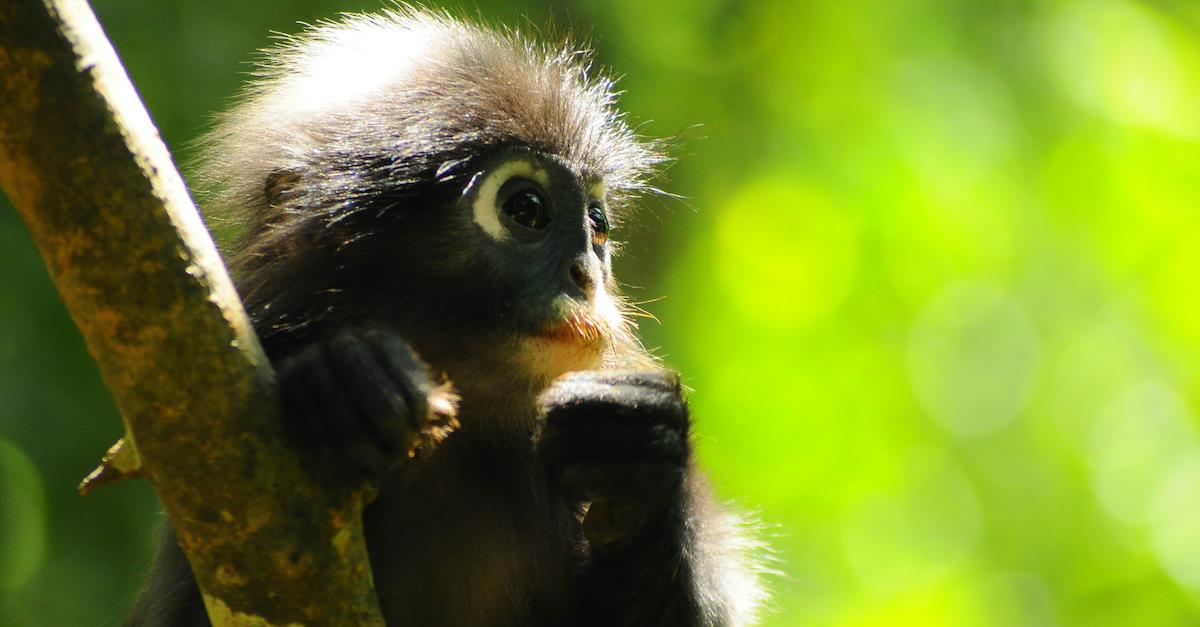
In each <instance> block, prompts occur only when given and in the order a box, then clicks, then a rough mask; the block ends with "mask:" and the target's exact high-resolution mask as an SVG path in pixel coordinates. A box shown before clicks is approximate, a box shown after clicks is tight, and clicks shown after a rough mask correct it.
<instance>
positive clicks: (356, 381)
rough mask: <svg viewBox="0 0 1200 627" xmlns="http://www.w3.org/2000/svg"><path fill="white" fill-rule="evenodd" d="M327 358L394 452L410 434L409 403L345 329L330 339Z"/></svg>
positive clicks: (362, 344)
mask: <svg viewBox="0 0 1200 627" xmlns="http://www.w3.org/2000/svg"><path fill="white" fill-rule="evenodd" d="M329 356H330V361H331V362H332V363H333V365H334V367H335V368H336V369H337V371H338V376H339V377H340V378H341V379H342V381H343V382H344V383H345V384H346V386H347V388H348V389H349V393H350V396H351V397H352V398H353V399H354V401H355V403H356V404H357V405H358V406H359V409H360V413H361V417H362V418H363V420H364V422H365V426H366V428H367V429H368V430H369V431H370V432H372V433H373V434H374V435H375V436H376V437H378V438H379V440H380V445H381V447H382V448H383V449H385V452H386V453H389V454H391V455H396V454H398V452H399V451H400V450H402V449H403V448H404V447H405V446H406V444H407V441H408V439H409V437H410V436H411V435H412V432H413V428H412V425H411V424H410V417H409V413H410V403H409V401H408V399H407V398H405V397H404V395H403V394H402V393H401V392H400V391H399V390H397V389H396V385H395V384H394V383H393V381H392V378H391V376H390V375H389V373H388V372H387V371H386V370H385V368H384V366H383V365H382V364H381V363H379V361H378V360H377V359H376V358H375V355H374V354H373V352H372V351H371V348H370V346H368V345H367V343H366V342H365V341H363V339H361V338H360V337H358V336H356V335H352V334H349V333H344V334H341V335H339V336H338V337H336V338H334V339H333V341H331V342H330V343H329Z"/></svg>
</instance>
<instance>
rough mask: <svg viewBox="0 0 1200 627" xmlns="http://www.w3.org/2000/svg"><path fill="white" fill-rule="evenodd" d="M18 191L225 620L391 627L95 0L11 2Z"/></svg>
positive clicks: (2, 55) (5, 149)
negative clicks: (285, 423)
mask: <svg viewBox="0 0 1200 627" xmlns="http://www.w3.org/2000/svg"><path fill="white" fill-rule="evenodd" d="M181 71H182V70H181ZM0 185H2V186H3V188H4V190H5V191H6V192H7V194H8V196H9V198H10V199H11V200H12V203H13V205H14V206H15V207H16V208H17V211H18V212H19V213H20V214H21V216H22V218H23V219H24V221H25V223H26V224H27V225H28V227H29V231H30V233H31V234H32V235H33V239H34V241H35V242H36V244H37V247H38V249H39V251H40V252H41V255H42V258H43V259H44V260H45V262H46V265H47V267H48V268H49V271H50V276H51V278H52V279H53V281H54V283H55V286H56V287H57V288H58V291H59V293H60V294H61V295H62V299H63V301H64V302H65V303H66V305H67V309H68V310H69V311H70V313H71V316H72V317H73V318H74V320H75V323H76V324H77V325H78V326H79V329H80V330H81V332H82V333H83V337H84V339H85V341H86V342H87V346H88V349H89V350H90V351H91V354H92V355H93V356H94V357H95V359H96V361H97V362H98V363H99V365H100V370H101V372H102V374H103V376H104V380H105V382H106V384H107V385H108V388H109V390H110V391H111V392H112V395H113V397H114V399H115V400H116V403H117V406H118V407H119V408H120V410H121V413H122V415H123V417H124V421H125V443H124V445H123V447H124V449H131V450H132V454H131V451H130V450H120V451H119V454H113V455H111V456H110V458H112V459H114V460H118V461H119V463H120V465H121V467H120V468H117V469H116V470H114V472H118V473H120V474H126V475H128V474H141V475H142V476H144V477H146V478H147V479H149V480H150V482H151V483H152V484H153V485H154V489H155V490H156V491H157V493H158V495H159V498H160V499H161V500H162V503H163V505H164V507H165V508H166V511H167V514H168V516H169V517H170V519H171V521H172V523H173V524H174V526H175V529H176V531H177V532H178V534H179V538H180V542H181V544H182V546H183V549H184V551H185V552H186V553H187V555H188V558H189V560H190V561H191V564H192V567H193V570H194V571H195V572H196V576H197V580H198V582H199V584H200V587H201V589H202V591H203V592H204V597H205V602H206V604H207V607H208V611H209V614H210V616H211V617H212V619H213V622H214V624H216V625H285V624H326V625H330V624H340V625H372V624H375V625H382V619H381V618H380V615H379V610H378V604H377V601H376V599H375V594H374V590H373V587H372V582H371V571H370V566H369V563H368V560H367V553H366V546H365V543H364V541H363V535H362V527H361V515H360V514H361V511H362V506H363V502H364V493H363V491H361V490H360V491H354V490H347V489H339V488H338V487H337V486H332V485H328V484H326V483H323V482H320V481H315V480H313V479H312V478H311V477H310V476H308V475H307V474H306V472H305V469H304V468H303V467H302V466H301V464H300V462H299V459H298V456H297V455H296V454H294V452H293V451H291V450H290V449H289V448H288V446H287V445H286V444H285V442H284V440H283V437H282V433H281V427H280V423H279V419H278V418H279V417H278V408H277V401H276V398H275V391H274V383H273V380H272V373H271V368H270V365H269V364H268V362H267V360H266V359H265V357H264V355H263V352H262V349H261V348H260V346H259V344H258V341H257V339H256V338H255V336H254V332H253V330H252V329H251V327H250V325H249V322H248V320H247V318H246V314H245V312H244V310H243V308H242V305H241V302H240V301H239V300H238V297H237V294H236V293H235V291H234V288H233V284H232V282H231V281H230V279H229V276H228V274H227V272H226V270H225V268H224V266H223V264H222V263H221V260H220V257H219V255H218V254H217V251H216V248H215V247H214V245H213V243H212V239H211V238H210V236H209V234H208V232H207V231H206V230H205V228H204V225H203V223H202V221H201V220H200V217H199V215H198V213H197V212H196V209H195V207H194V205H193V203H192V201H191V199H190V198H189V196H188V193H187V190H186V188H185V187H184V184H183V181H182V179H181V178H180V176H179V174H178V172H177V171H176V169H175V167H174V166H173V165H172V162H171V159H170V156H169V155H168V153H167V150H166V147H165V146H164V145H163V143H162V141H161V140H160V139H159V137H158V134H157V131H156V130H155V128H154V126H153V124H152V123H151V121H150V118H149V117H148V115H147V114H146V112H145V110H144V108H143V107H142V105H141V102H140V101H139V99H138V97H137V95H136V93H135V92H134V90H133V87H132V86H131V85H130V83H129V80H128V78H127V77H126V75H125V73H124V70H123V68H122V67H121V64H120V62H119V61H118V59H117V57H116V54H115V53H114V52H113V50H112V47H111V46H110V44H109V43H108V41H107V39H106V38H105V37H104V34H103V32H102V31H101V29H100V26H99V25H98V24H97V23H96V20H95V17H94V16H93V15H92V12H91V9H90V8H89V7H88V5H87V3H86V2H84V1H83V0H46V1H44V2H43V1H41V0H5V1H4V2H0ZM113 463H114V464H116V463H118V462H117V461H114V462H113Z"/></svg>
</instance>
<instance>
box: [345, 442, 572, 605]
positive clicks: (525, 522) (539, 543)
mask: <svg viewBox="0 0 1200 627" xmlns="http://www.w3.org/2000/svg"><path fill="white" fill-rule="evenodd" d="M426 470H427V472H423V473H421V475H420V476H419V477H416V478H415V479H414V480H407V481H403V482H398V485H386V486H385V487H384V491H383V492H382V493H381V495H380V498H379V500H378V501H377V502H376V503H375V504H373V505H372V506H371V508H369V509H368V511H367V515H366V525H367V543H368V548H369V550H370V554H371V564H372V569H373V571H374V575H375V587H376V589H377V591H378V593H379V597H380V603H381V605H382V606H383V610H384V615H385V617H386V618H387V619H388V623H389V624H407V625H431V626H437V625H462V626H471V625H480V626H483V625H489V626H492V625H495V626H501V625H539V624H554V623H557V622H559V621H558V620H556V618H559V617H562V616H563V615H564V613H565V604H566V603H568V602H569V600H570V599H571V598H572V596H573V573H574V572H575V570H576V569H575V566H576V562H577V560H578V556H577V555H578V554H577V551H576V547H577V546H578V540H577V538H578V537H579V530H578V522H577V520H576V519H575V517H574V515H573V513H572V512H571V510H570V508H569V507H568V506H567V505H566V503H565V502H563V501H561V500H560V499H558V498H556V496H555V495H554V494H552V493H548V492H547V490H546V488H545V486H544V485H543V483H542V482H541V480H540V476H539V475H538V474H537V473H535V472H533V471H532V469H530V468H528V467H526V466H525V465H524V464H521V463H519V462H516V461H509V460H493V461H492V463H490V464H483V465H472V464H457V465H452V464H446V465H445V467H440V466H439V465H435V466H434V467H431V468H428V469H426Z"/></svg>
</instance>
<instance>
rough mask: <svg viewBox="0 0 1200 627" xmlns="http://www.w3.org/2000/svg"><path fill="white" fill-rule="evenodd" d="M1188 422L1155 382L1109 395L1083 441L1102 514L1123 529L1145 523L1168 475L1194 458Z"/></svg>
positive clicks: (1193, 438)
mask: <svg viewBox="0 0 1200 627" xmlns="http://www.w3.org/2000/svg"><path fill="white" fill-rule="evenodd" d="M1190 420H1191V419H1190V417H1189V416H1188V412H1187V409H1186V408H1185V407H1184V405H1183V402H1182V401H1181V400H1180V399H1179V397H1178V396H1177V395H1176V394H1175V393H1174V392H1172V391H1171V390H1170V389H1168V388H1167V387H1166V386H1164V385H1162V384H1161V383H1159V382H1156V381H1150V382H1143V383H1138V384H1135V385H1133V386H1131V387H1130V388H1128V389H1125V390H1121V391H1119V392H1118V393H1117V394H1116V395H1115V397H1114V398H1113V399H1112V400H1111V401H1110V402H1109V403H1108V404H1107V405H1106V406H1105V407H1104V408H1103V410H1102V411H1101V413H1100V415H1099V416H1098V417H1097V418H1096V421H1095V424H1094V425H1093V427H1092V431H1091V433H1090V436H1089V438H1088V458H1089V461H1090V462H1091V465H1092V482H1093V485H1094V486H1095V490H1096V496H1097V497H1098V498H1099V499H1100V503H1101V505H1102V506H1103V507H1104V509H1105V511H1107V512H1108V513H1109V514H1111V515H1113V516H1114V517H1116V518H1117V519H1119V520H1121V521H1123V522H1126V523H1131V524H1141V523H1144V522H1146V520H1147V518H1148V517H1149V515H1150V512H1151V504H1152V502H1153V499H1155V494H1156V493H1157V491H1158V488H1159V485H1160V484H1161V482H1162V481H1163V479H1164V477H1166V476H1167V474H1168V471H1169V470H1170V469H1171V468H1173V467H1175V466H1177V465H1178V464H1179V463H1180V462H1181V461H1182V460H1183V459H1186V458H1187V457H1189V456H1196V455H1198V454H1200V451H1198V450H1197V443H1196V435H1195V433H1194V432H1193V430H1192V426H1191V424H1190ZM1197 520H1200V519H1197Z"/></svg>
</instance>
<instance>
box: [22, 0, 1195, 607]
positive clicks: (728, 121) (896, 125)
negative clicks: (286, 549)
mask: <svg viewBox="0 0 1200 627" xmlns="http://www.w3.org/2000/svg"><path fill="white" fill-rule="evenodd" d="M376 6H377V5H375V4H374V3H363V2H349V3H336V2H316V1H309V2H290V3H283V2H263V3H254V2H244V1H239V2H234V1H232V0H206V1H204V2H183V1H170V2H168V1H164V0H103V1H97V2H96V10H97V12H98V14H99V16H100V18H101V21H102V23H103V24H104V26H105V27H106V29H107V31H108V33H109V36H110V37H111V38H112V40H113V42H114V44H115V45H116V47H117V49H118V51H119V53H120V55H121V56H122V58H123V59H124V61H125V63H126V66H127V68H128V71H129V73H130V75H131V76H132V78H133V80H134V82H135V83H136V85H137V87H138V89H139V91H140V93H141V94H142V96H143V98H144V100H145V102H146V104H147V106H148V108H149V109H150V111H151V114H152V115H153V117H154V119H155V121H156V122H157V123H158V124H159V126H160V128H161V131H162V134H163V137H164V138H165V140H166V141H167V143H168V144H169V145H170V146H171V148H172V150H173V151H174V152H175V153H176V155H180V156H187V154H188V149H187V145H188V142H189V140H191V139H192V138H194V137H195V136H196V135H197V134H198V133H199V132H201V131H202V130H203V129H204V128H205V125H206V120H207V119H208V115H209V114H210V113H211V112H213V111H216V110H218V109H220V108H222V107H223V106H224V105H225V104H226V103H228V102H229V98H230V96H231V94H233V93H234V91H235V89H236V87H237V85H238V83H239V82H240V81H241V80H242V79H243V78H244V73H245V72H246V71H248V69H249V66H248V65H247V62H248V61H249V60H250V59H251V58H252V51H253V50H255V49H256V48H261V47H264V46H267V45H269V43H270V40H269V38H268V33H269V31H272V30H274V31H282V32H294V31H296V30H297V29H298V27H297V26H296V22H297V21H309V22H311V21H314V20H317V19H320V18H322V17H330V16H332V15H333V14H334V13H335V12H336V11H338V10H364V9H371V8H375V7H376ZM465 12H466V14H468V15H480V16H483V17H484V18H485V19H487V20H488V21H493V22H500V23H504V24H508V25H511V26H516V27H519V28H521V29H522V30H531V29H532V30H542V27H543V25H545V24H547V23H548V22H549V21H550V20H553V21H554V22H555V23H556V24H557V25H558V26H557V28H558V30H560V31H573V32H576V33H579V34H582V35H584V36H586V37H589V38H590V39H591V40H592V41H593V42H594V45H595V47H596V48H597V49H598V51H599V55H598V56H599V59H600V62H601V63H602V64H603V65H605V66H607V67H611V68H613V69H614V70H615V71H616V72H617V73H619V74H621V75H623V76H624V78H623V80H622V82H621V86H622V88H623V89H625V90H627V92H628V93H627V94H626V96H625V97H624V99H623V107H624V108H625V109H626V110H627V111H629V112H630V114H631V116H632V119H633V120H635V121H637V122H639V123H644V125H645V126H644V127H643V128H644V132H645V133H646V134H648V135H653V136H670V137H675V138H677V141H676V147H675V148H674V150H673V152H674V156H675V157H677V158H678V162H677V163H676V164H675V165H674V166H673V167H672V168H671V169H670V170H669V172H668V174H669V176H668V180H666V181H665V182H664V183H663V184H664V186H665V187H666V189H668V190H670V191H672V192H675V193H678V194H680V195H682V196H684V199H683V200H678V201H675V200H653V201H651V202H649V203H648V206H647V208H646V210H645V212H644V213H643V217H642V219H641V220H639V221H638V222H637V223H636V225H634V226H631V227H627V228H626V229H625V230H624V232H621V233H619V234H618V237H620V238H621V239H625V240H627V241H629V242H630V243H629V245H628V247H627V249H626V254H625V257H624V258H623V259H622V261H621V262H620V264H619V268H618V271H619V276H621V277H623V279H624V281H625V282H626V283H627V284H629V285H630V286H637V287H631V288H630V290H629V291H630V292H631V294H632V295H633V297H634V298H635V299H636V300H639V301H650V302H649V304H647V305H645V307H646V308H647V309H649V310H651V311H652V312H654V313H655V314H656V315H657V317H658V318H659V319H660V320H661V324H656V323H654V322H652V321H651V322H646V323H643V325H642V328H643V332H644V335H645V337H646V340H647V344H648V345H650V346H653V347H657V349H658V352H659V353H660V354H662V355H663V356H664V357H665V359H666V361H667V363H669V364H671V365H672V366H674V367H677V368H679V369H680V370H681V371H682V372H683V373H684V376H685V381H686V382H687V383H688V384H689V385H690V386H691V387H693V388H694V389H695V393H694V394H693V396H692V403H693V409H694V414H695V417H696V421H697V427H696V429H697V431H698V433H699V447H700V452H701V455H702V457H703V461H704V462H705V465H706V466H707V467H708V469H709V470H710V471H711V474H712V475H713V476H714V478H715V483H716V484H717V486H718V489H719V491H720V493H721V494H722V496H724V497H726V498H729V499H733V500H735V501H736V502H737V503H738V504H739V506H740V507H743V508H745V509H747V510H750V511H754V512H756V515H757V517H758V518H759V520H760V521H761V523H762V529H763V533H764V535H765V536H766V537H767V538H768V539H769V543H770V545H771V546H772V547H773V551H772V552H773V554H774V560H775V561H774V564H773V568H774V569H776V570H778V571H779V573H780V574H779V575H777V576H774V577H772V578H771V586H772V588H773V589H774V591H775V596H774V601H773V609H772V611H771V613H770V615H769V617H768V620H767V623H768V624H771V625H830V626H843V625H844V626H850V625H854V626H867V625H887V626H897V625H919V626H934V627H936V626H940V625H972V626H973V625H998V626H999V625H1004V626H1008V625H1080V626H1094V625H1150V626H1168V625H1196V624H1200V438H1198V436H1197V427H1198V426H1200V423H1198V421H1197V417H1196V412H1197V408H1198V407H1200V211H1198V206H1200V205H1198V201H1200V150H1198V148H1200V144H1198V143H1197V142H1198V140H1200V5H1198V4H1196V3H1195V2H1190V1H1187V0H1175V1H1172V0H1158V1H1155V2H1133V1H1122V0H1072V1H1047V2H1029V1H1016V0H1005V1H1000V0H998V1H995V2H978V1H973V0H916V1H905V2H896V1H882V0H875V1H872V0H863V1H858V2H845V1H843V0H823V1H815V2H795V1H792V0H764V1H759V2H747V1H737V0H699V1H688V2H684V1H682V0H675V1H663V0H619V1H614V2H604V3H599V2H582V1H576V2H571V1H566V0H561V1H558V2H553V3H551V4H550V5H544V4H538V3H532V2H479V3H478V5H475V4H470V5H467V7H466V8H465ZM0 106H3V103H0ZM0 202H2V201H0ZM120 430H121V428H120V421H119V419H118V415H117V413H116V410H115V409H114V407H113V404H112V401H111V399H110V398H109V396H108V394H107V392H106V391H105V389H104V388H103V386H102V384H101V383H100V381H99V378H98V375H97V371H96V368H95V366H94V365H93V364H92V362H91V361H90V359H89V358H88V356H87V355H86V353H85V351H84V349H83V346H82V343H81V340H80V338H79V335H78V333H77V332H76V331H75V329H74V327H73V326H72V325H71V322H70V320H69V319H68V318H67V316H66V314H65V313H64V311H63V308H62V306H61V304H60V303H59V301H58V299H57V297H56V295H55V293H54V291H53V289H52V287H51V286H50V284H49V282H48V280H47V277H46V274H45V270H44V268H43V266H42V264H41V262H40V260H39V259H38V257H37V256H36V253H35V251H34V249H33V247H32V244H31V243H30V241H29V238H28V235H27V234H26V233H25V231H24V228H23V227H22V225H21V224H20V222H19V220H18V219H17V217H16V216H15V214H14V212H13V211H12V210H11V209H10V208H9V207H8V206H7V205H5V206H4V207H2V208H0V624H3V625H55V626H58V625H97V624H108V625H111V624H115V623H116V622H117V620H118V619H119V616H120V615H121V614H122V612H123V610H124V608H125V607H126V605H127V603H128V599H129V598H130V597H131V595H132V594H133V592H134V590H135V589H136V587H137V586H138V582H139V580H140V577H141V575H140V573H141V572H142V571H143V569H144V567H145V564H146V563H147V561H148V559H149V556H150V536H151V534H152V529H153V528H154V527H155V526H156V525H157V523H158V520H159V514H158V513H157V508H156V503H155V500H154V497H153V494H152V492H151V490H150V488H149V486H148V485H147V484H145V483H139V482H132V483H128V484H122V485H118V486H115V487H111V488H106V489H104V490H102V491H101V492H99V493H98V494H96V495H95V496H92V497H89V498H87V499H81V498H78V497H76V496H75V495H74V487H75V484H76V483H77V482H78V480H79V479H80V478H81V477H82V476H84V475H85V474H86V473H87V472H88V471H89V470H90V469H91V468H92V467H93V466H94V465H95V463H96V462H97V461H98V459H99V457H100V455H101V454H102V453H103V452H104V450H105V448H106V447H107V446H108V445H109V444H110V443H111V442H112V441H113V440H114V439H115V438H116V437H117V436H118V435H119V433H120Z"/></svg>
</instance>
